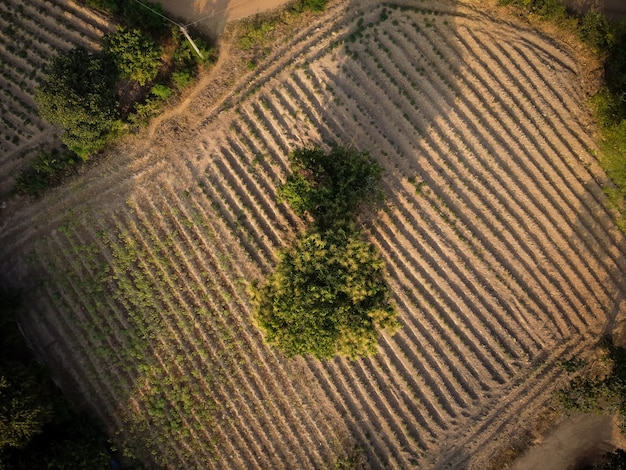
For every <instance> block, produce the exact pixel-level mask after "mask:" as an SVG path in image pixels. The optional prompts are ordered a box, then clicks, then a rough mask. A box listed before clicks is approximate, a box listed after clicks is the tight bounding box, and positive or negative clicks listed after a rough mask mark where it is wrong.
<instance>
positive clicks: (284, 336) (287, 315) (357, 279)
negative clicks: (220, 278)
mask: <svg viewBox="0 0 626 470" xmlns="http://www.w3.org/2000/svg"><path fill="white" fill-rule="evenodd" d="M258 294H259V295H258V296H257V298H256V299H257V304H256V305H257V310H256V316H255V318H256V321H257V323H258V325H259V327H260V328H261V329H262V330H263V332H264V333H265V339H266V341H267V342H268V344H270V345H272V346H276V347H277V348H279V349H281V350H282V351H283V352H284V353H285V354H287V356H294V355H306V354H311V355H313V356H315V357H317V358H318V359H325V358H330V357H332V356H335V355H337V354H339V355H343V356H348V357H350V358H355V357H357V356H366V355H370V354H373V353H375V352H376V345H377V340H378V329H379V328H380V329H387V330H388V331H389V332H390V333H393V332H394V331H395V330H396V329H397V327H398V323H397V320H396V310H395V307H394V305H393V303H392V302H391V298H390V291H389V287H388V285H387V282H386V280H385V277H384V263H383V261H382V260H381V259H380V257H379V256H378V253H377V252H376V250H375V248H374V247H373V246H372V245H371V244H370V243H367V242H365V241H363V240H362V239H361V238H360V236H359V233H358V232H357V231H356V230H350V229H348V230H346V229H345V228H336V229H335V230H333V231H331V232H326V233H320V232H317V231H314V232H311V233H308V234H306V235H305V236H304V237H303V238H301V239H300V240H298V242H297V243H296V245H295V246H294V247H293V248H292V249H290V250H287V251H285V252H284V253H283V254H282V256H281V260H280V263H279V265H278V268H277V269H276V271H275V272H274V273H273V274H272V275H271V276H270V279H269V281H268V282H267V283H266V284H265V285H264V286H263V287H262V288H261V289H260V291H259V292H258Z"/></svg>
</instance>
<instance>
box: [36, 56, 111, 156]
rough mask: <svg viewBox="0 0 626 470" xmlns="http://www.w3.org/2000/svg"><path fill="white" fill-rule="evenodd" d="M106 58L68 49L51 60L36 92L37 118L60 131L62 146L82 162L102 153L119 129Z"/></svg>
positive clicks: (107, 59)
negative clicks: (55, 125)
mask: <svg viewBox="0 0 626 470" xmlns="http://www.w3.org/2000/svg"><path fill="white" fill-rule="evenodd" d="M116 80H117V70H116V68H115V65H114V64H113V63H112V62H111V61H110V60H109V58H108V57H106V56H103V55H101V54H92V53H90V52H88V51H86V50H85V49H72V50H70V51H68V52H65V53H61V54H59V55H57V56H56V57H54V58H53V59H52V60H51V62H50V64H49V65H48V66H47V67H46V70H45V76H44V78H43V80H42V81H41V84H40V86H39V87H38V88H37V90H36V94H35V100H36V102H37V106H38V107H39V114H40V116H41V117H42V118H43V119H45V120H46V121H48V122H51V123H53V124H57V125H59V126H60V127H62V128H63V129H64V133H63V134H62V135H61V140H62V141H63V143H64V144H65V145H66V146H67V147H68V148H69V149H70V150H72V151H73V152H74V153H76V154H77V155H79V156H80V157H81V158H82V159H87V158H88V157H89V155H91V154H93V153H94V152H96V151H98V150H100V149H102V148H103V147H104V146H105V145H106V144H107V142H109V141H110V140H111V138H112V136H113V135H115V133H116V132H118V131H119V130H120V129H121V121H120V120H119V113H118V110H117V97H116V94H115V84H116Z"/></svg>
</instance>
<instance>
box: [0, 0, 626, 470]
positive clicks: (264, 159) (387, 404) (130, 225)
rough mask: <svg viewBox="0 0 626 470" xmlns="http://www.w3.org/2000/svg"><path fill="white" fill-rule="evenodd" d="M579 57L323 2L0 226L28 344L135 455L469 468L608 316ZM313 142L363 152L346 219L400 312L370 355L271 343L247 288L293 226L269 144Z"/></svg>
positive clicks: (454, 8)
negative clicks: (146, 130) (368, 162)
mask: <svg viewBox="0 0 626 470" xmlns="http://www.w3.org/2000/svg"><path fill="white" fill-rule="evenodd" d="M579 73H580V71H579V66H578V64H577V62H576V60H575V58H574V57H573V54H572V53H571V51H570V50H569V49H568V48H567V47H566V46H564V45H563V44H561V43H558V42H556V41H554V40H551V39H549V38H547V37H545V36H542V35H540V34H538V33H536V32H534V31H532V30H529V29H526V28H525V27H524V26H520V25H518V24H513V23H511V22H509V21H505V20H502V19H498V18H496V17H493V16H490V15H488V14H486V13H483V12H481V11H480V10H477V9H475V8H472V7H470V6H468V5H464V4H460V3H448V2H443V1H428V0H424V1H416V2H406V3H398V4H384V5H383V4H380V3H376V2H363V1H360V2H355V3H354V4H349V3H346V2H340V3H333V4H332V5H331V6H330V7H329V9H328V11H327V13H326V14H325V15H324V17H323V18H319V19H317V20H315V21H314V22H312V23H311V24H310V25H309V26H307V27H306V28H304V29H303V30H301V31H300V32H299V33H298V34H297V35H296V37H294V38H293V39H292V40H291V42H290V43H289V44H286V45H284V46H281V47H279V48H276V49H275V50H274V52H273V53H272V55H271V56H270V57H268V58H267V60H266V61H265V62H263V63H261V64H260V65H259V66H258V67H257V69H256V70H255V71H254V72H253V73H250V74H248V75H247V76H245V77H243V79H242V81H241V82H240V83H241V84H240V85H239V86H238V88H236V89H235V91H234V92H233V93H231V94H230V95H228V98H226V99H225V101H223V102H222V103H221V105H220V106H217V107H212V106H210V104H207V105H206V106H204V109H207V110H209V111H206V113H205V114H203V115H196V116H194V117H193V119H194V120H195V122H196V124H195V125H193V126H189V127H181V126H179V125H178V124H177V121H176V120H175V119H176V118H174V120H173V121H169V122H167V123H165V124H164V125H163V127H162V128H161V129H160V130H157V132H155V137H154V140H153V141H147V143H146V144H145V149H144V150H142V151H132V150H127V149H126V148H125V147H123V146H121V147H120V148H119V149H118V151H117V155H114V156H113V157H111V158H109V159H108V160H106V161H105V162H103V163H102V164H101V165H99V166H97V167H95V168H94V169H93V171H91V172H90V173H89V174H87V175H85V177H83V178H81V179H77V180H76V181H74V182H72V184H70V185H68V186H66V187H64V188H61V189H60V190H58V191H55V192H53V193H52V194H50V195H49V197H47V199H46V200H45V201H44V202H42V203H37V204H33V205H31V206H29V207H27V208H25V209H23V210H22V211H21V212H20V213H18V214H17V215H15V216H14V217H13V218H12V219H11V220H9V221H7V222H6V223H5V225H4V227H3V228H2V232H1V237H2V245H3V247H4V248H3V253H2V258H1V260H0V261H1V263H2V265H1V266H2V272H3V273H4V283H5V284H6V285H14V286H23V287H26V288H27V289H28V290H29V291H30V292H32V295H29V297H31V298H32V299H36V300H33V301H32V302H31V303H30V310H31V313H30V315H29V316H28V318H27V319H26V322H25V326H26V327H27V331H28V332H29V334H30V336H31V339H32V340H33V341H34V343H35V344H36V345H37V347H38V349H39V351H40V352H41V354H42V355H43V356H44V357H45V358H47V359H48V360H49V361H50V363H51V364H52V365H53V367H54V368H56V370H58V371H59V373H60V374H62V377H63V380H64V383H65V386H67V387H68V388H70V389H72V390H75V391H76V392H77V393H78V395H79V396H81V397H82V398H83V399H84V400H85V401H86V403H87V404H89V405H90V406H91V407H92V409H93V410H94V411H96V412H98V413H99V414H100V416H101V417H102V419H103V420H104V421H105V422H106V423H108V424H109V425H110V426H111V429H113V430H117V432H118V433H119V434H120V437H122V438H125V439H126V440H127V442H128V443H129V444H128V445H129V448H134V449H135V450H136V452H137V453H138V454H139V455H140V456H142V457H143V458H148V459H153V460H155V461H157V462H159V463H161V464H162V465H164V466H167V467H170V468H220V469H221V468H242V469H244V468H246V469H247V468H276V469H278V468H328V467H332V466H333V465H334V464H335V462H337V459H338V458H344V457H346V456H348V455H350V454H351V453H352V452H353V450H354V449H356V448H360V449H362V458H363V459H365V461H366V462H365V466H366V467H372V468H411V467H415V468H465V467H466V466H471V467H473V468H485V466H486V465H487V462H488V460H489V458H490V456H492V455H493V454H494V452H496V451H497V450H498V449H499V448H500V447H501V446H502V445H504V444H506V443H507V442H508V439H509V438H510V437H511V436H512V435H514V434H515V432H516V431H517V430H519V429H520V428H522V427H523V426H525V424H526V423H530V422H532V420H533V417H535V416H536V415H537V414H539V413H540V412H541V410H542V409H543V407H544V406H545V404H546V402H547V401H548V400H549V399H550V397H551V393H552V391H553V389H554V387H555V386H557V385H558V384H559V383H562V380H563V379H564V373H563V372H562V370H561V369H560V368H559V367H558V362H559V361H560V360H562V359H567V358H570V357H573V356H577V355H581V354H584V351H585V350H586V349H587V348H588V347H589V346H590V345H592V344H594V343H595V342H596V341H597V339H598V338H599V337H600V335H601V334H602V333H603V332H607V331H609V330H610V329H611V328H612V326H613V323H614V321H615V319H616V318H617V317H618V316H619V315H623V314H624V313H626V304H625V303H624V301H623V294H622V291H623V286H624V281H625V274H626V260H625V258H624V252H625V249H626V245H625V244H624V239H623V237H622V235H621V234H620V233H619V232H618V231H617V229H616V228H615V226H614V223H613V221H612V217H611V214H610V213H609V212H608V211H607V209H606V208H605V203H604V196H603V193H602V190H601V186H600V184H604V176H603V175H602V174H601V172H600V170H599V168H598V166H597V163H596V161H595V158H594V156H593V149H594V147H595V146H594V142H593V140H592V138H591V136H590V131H589V129H588V127H587V125H588V122H589V121H588V116H587V114H586V111H585V108H584V96H583V92H582V89H581V86H580V78H579ZM200 96H201V95H200ZM193 106H194V108H195V109H202V104H200V105H199V104H198V103H196V104H194V105H193ZM181 122H183V121H181ZM186 122H191V121H189V120H188V121H186ZM332 141H334V142H339V143H343V144H350V145H353V146H355V147H357V148H359V149H362V150H369V151H370V152H371V154H372V155H373V156H375V157H376V158H377V159H378V161H379V162H380V163H381V164H382V165H383V166H384V168H385V170H386V173H385V176H384V182H383V184H384V189H385V192H386V195H387V203H386V206H385V209H384V210H382V211H381V212H380V213H378V214H370V215H369V216H367V217H366V219H365V220H364V222H363V223H364V226H365V228H366V233H367V235H368V237H369V238H370V239H371V241H372V242H373V243H374V244H375V245H376V246H378V248H379V249H380V251H381V253H382V255H383V257H384V259H385V261H386V263H387V269H388V272H389V278H390V282H391V285H392V287H393V289H394V292H395V300H396V302H397V305H398V307H399V312H400V317H401V321H402V325H403V328H402V329H401V330H400V332H399V333H397V334H396V335H395V336H393V337H388V336H383V337H382V338H381V340H380V352H379V354H378V355H377V356H375V357H373V358H368V359H363V360H358V361H354V362H350V361H348V360H344V359H335V360H333V361H330V362H318V361H315V360H310V359H302V358H298V359H292V360H287V359H285V358H283V357H282V356H281V355H280V354H277V353H276V352H275V351H273V350H270V349H268V348H267V347H266V346H265V345H264V343H263V340H262V337H261V335H260V334H259V332H258V331H257V330H256V329H255V328H254V326H253V325H252V320H251V308H250V304H249V300H248V295H247V293H246V287H247V285H248V283H249V282H250V281H251V280H253V279H259V280H261V279H263V276H264V275H265V274H267V273H268V272H270V271H271V269H272V267H273V265H274V264H275V262H276V255H277V252H278V250H279V249H281V248H283V247H285V246H287V244H288V243H289V242H290V240H292V239H293V238H294V236H295V234H296V232H297V231H298V230H300V229H302V223H301V221H299V220H298V219H297V217H295V215H294V214H293V213H292V212H291V211H290V210H289V208H288V207H286V206H284V205H279V204H277V203H276V187H277V185H278V184H279V183H280V182H281V181H283V180H284V178H285V175H286V174H287V172H288V163H287V156H288V154H289V152H290V151H291V150H292V149H294V148H295V147H297V146H300V145H304V144H311V143H319V142H332ZM129 148H130V147H129Z"/></svg>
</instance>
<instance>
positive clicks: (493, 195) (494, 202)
mask: <svg viewBox="0 0 626 470" xmlns="http://www.w3.org/2000/svg"><path fill="white" fill-rule="evenodd" d="M425 91H427V90H425ZM432 93H437V92H435V91H433V92H432ZM431 109H432V106H431ZM431 122H432V121H431ZM439 135H445V131H441V133H435V134H434V135H433V134H432V133H431V138H434V137H437V136H439ZM441 148H442V149H443V155H445V154H446V153H447V152H448V149H446V147H445V146H444V147H441ZM439 154H440V155H441V154H442V153H441V152H439ZM446 162H447V163H449V161H446ZM457 171H458V170H457ZM465 181H467V182H469V184H470V185H475V184H477V183H476V182H473V181H468V180H465ZM466 184H467V183H466ZM469 187H470V188H471V186H469ZM474 191H475V192H476V190H474ZM476 194H480V195H481V199H482V200H484V201H485V202H487V203H489V202H488V199H487V200H485V195H484V194H483V191H477V192H476ZM493 198H495V199H493ZM489 199H493V200H492V202H491V203H489V204H491V205H492V209H490V210H489V212H492V211H493V208H495V207H498V206H499V205H500V204H504V207H507V204H508V201H506V200H502V199H498V198H497V196H496V195H495V194H493V193H492V194H491V195H490V196H489ZM493 204H495V206H493ZM498 210H499V209H496V211H498ZM508 225H509V227H511V229H513V230H514V231H515V230H516V228H517V226H516V224H508ZM527 253H528V254H529V255H530V256H531V259H532V258H534V256H533V254H532V253H533V251H532V250H529V251H527Z"/></svg>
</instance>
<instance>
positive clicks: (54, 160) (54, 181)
mask: <svg viewBox="0 0 626 470" xmlns="http://www.w3.org/2000/svg"><path fill="white" fill-rule="evenodd" d="M80 163H81V160H80V159H78V158H76V154H74V153H73V152H70V151H69V150H67V149H53V150H51V151H49V152H40V153H39V154H38V155H37V156H36V157H35V158H33V159H32V160H31V161H30V163H29V164H28V167H27V168H26V169H25V170H23V171H22V172H21V173H20V174H19V175H18V177H17V179H16V190H17V192H19V193H21V194H28V195H30V196H39V195H40V194H42V193H43V192H44V191H45V190H46V189H49V188H52V187H54V186H57V185H59V184H60V183H61V181H63V179H64V178H65V177H67V176H68V175H69V174H70V173H72V172H73V171H74V170H75V169H76V168H77V166H78V165H79V164H80Z"/></svg>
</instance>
